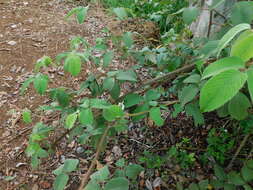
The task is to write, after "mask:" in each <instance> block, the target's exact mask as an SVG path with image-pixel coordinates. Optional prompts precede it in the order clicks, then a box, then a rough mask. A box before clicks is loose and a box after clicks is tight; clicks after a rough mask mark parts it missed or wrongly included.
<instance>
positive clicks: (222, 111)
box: [217, 103, 229, 117]
mask: <svg viewBox="0 0 253 190" xmlns="http://www.w3.org/2000/svg"><path fill="white" fill-rule="evenodd" d="M217 114H218V116H219V117H227V116H228V115H229V113H228V103H226V104H224V105H223V106H221V107H219V108H218V109H217Z"/></svg>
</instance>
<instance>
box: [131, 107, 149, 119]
mask: <svg viewBox="0 0 253 190" xmlns="http://www.w3.org/2000/svg"><path fill="white" fill-rule="evenodd" d="M148 110H149V105H148V104H143V105H140V106H138V107H137V108H136V109H135V110H134V111H133V113H141V112H145V111H148ZM146 115H147V113H145V114H141V115H138V116H134V117H133V121H139V120H141V119H143V118H144V117H146Z"/></svg>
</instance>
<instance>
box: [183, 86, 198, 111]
mask: <svg viewBox="0 0 253 190" xmlns="http://www.w3.org/2000/svg"><path fill="white" fill-rule="evenodd" d="M198 92H199V88H198V87H197V86H196V85H189V86H185V87H184V88H183V89H182V91H180V92H179V101H180V103H181V106H182V107H184V106H185V104H187V103H189V102H190V101H192V100H193V99H194V98H195V97H196V95H197V94H198Z"/></svg>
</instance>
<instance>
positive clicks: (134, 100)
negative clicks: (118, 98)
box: [124, 94, 142, 108]
mask: <svg viewBox="0 0 253 190" xmlns="http://www.w3.org/2000/svg"><path fill="white" fill-rule="evenodd" d="M141 100H142V97H141V96H140V95H139V94H128V95H126V97H125V98H124V105H125V107H126V108H129V107H132V106H134V105H137V104H139V103H140V102H141Z"/></svg>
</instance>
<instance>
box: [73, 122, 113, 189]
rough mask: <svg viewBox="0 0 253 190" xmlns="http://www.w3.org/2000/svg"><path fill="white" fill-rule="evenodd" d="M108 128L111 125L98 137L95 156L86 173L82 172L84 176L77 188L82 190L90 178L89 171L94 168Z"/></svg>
mask: <svg viewBox="0 0 253 190" xmlns="http://www.w3.org/2000/svg"><path fill="white" fill-rule="evenodd" d="M110 128H111V127H110V126H108V127H107V128H106V129H105V131H104V133H103V135H102V137H101V139H100V141H99V144H98V147H97V151H96V154H95V157H94V159H93V160H92V162H91V165H90V167H89V169H88V171H87V172H86V174H84V176H83V178H82V181H81V184H80V186H79V188H78V190H83V189H84V188H85V186H86V185H87V183H88V181H89V178H90V175H91V173H92V172H93V169H94V168H95V166H96V163H97V160H98V159H99V156H100V153H101V151H102V147H103V144H104V141H105V138H106V136H107V134H108V131H109V130H110Z"/></svg>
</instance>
